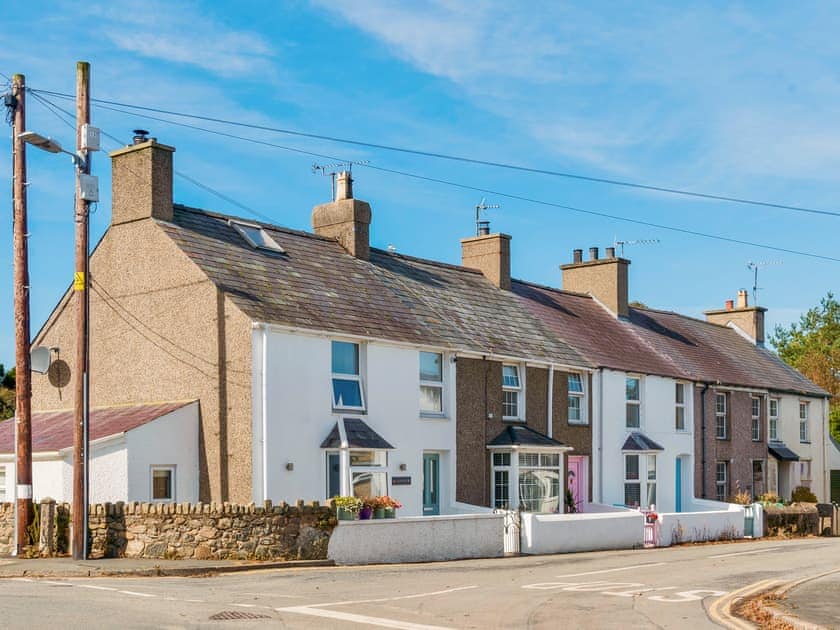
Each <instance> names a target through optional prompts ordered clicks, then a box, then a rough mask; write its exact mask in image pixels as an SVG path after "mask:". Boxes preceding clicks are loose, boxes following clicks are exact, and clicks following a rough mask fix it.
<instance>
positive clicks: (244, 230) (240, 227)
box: [228, 219, 286, 254]
mask: <svg viewBox="0 0 840 630" xmlns="http://www.w3.org/2000/svg"><path fill="white" fill-rule="evenodd" d="M228 224H229V225H230V226H231V227H233V229H235V230H236V231H237V232H239V235H240V236H241V237H242V238H244V239H245V241H246V242H247V243H248V244H249V245H250V246H251V247H253V248H254V249H264V250H267V251H270V252H278V253H280V254H285V253H286V250H285V249H283V248H282V247H281V246H280V244H279V243H278V242H277V241H275V240H274V237H273V236H271V234H269V233H268V232H267V231H266V229H265V228H264V227H263V226H261V225H258V224H256V223H249V222H248V221H239V220H234V219H230V220H228ZM248 230H257V231H259V233H260V238H262V240H263V242H262V243H258V242H257V241H255V240H254V239H253V238H252V237H251V235H250V234H249V233H248Z"/></svg>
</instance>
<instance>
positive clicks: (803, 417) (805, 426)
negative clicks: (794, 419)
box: [799, 400, 811, 444]
mask: <svg viewBox="0 0 840 630" xmlns="http://www.w3.org/2000/svg"><path fill="white" fill-rule="evenodd" d="M810 407H811V405H810V404H809V403H808V401H807V400H800V401H799V442H800V444H810V443H811V426H810V422H809V419H810V415H811V411H810ZM803 411H804V412H805V413H804V414H803Z"/></svg>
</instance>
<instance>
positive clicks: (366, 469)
mask: <svg viewBox="0 0 840 630" xmlns="http://www.w3.org/2000/svg"><path fill="white" fill-rule="evenodd" d="M359 452H364V453H368V452H372V453H373V455H374V460H376V459H377V458H378V457H379V456H380V454H381V455H382V462H383V463H381V464H361V465H360V464H356V465H354V464H353V454H354V453H359ZM347 462H348V464H349V466H348V468H349V470H348V475H349V476H348V478H347V479H348V482H349V486H350V493H351V495H354V494H355V491H354V487H355V486H354V484H353V476H354V475H355V474H357V473H358V474H365V473H370V474H383V475H385V482H384V483H383V488H384V489H385V493H386V494H387V493H388V451H387V450H385V449H381V448H351V449H349V456H348V458H347Z"/></svg>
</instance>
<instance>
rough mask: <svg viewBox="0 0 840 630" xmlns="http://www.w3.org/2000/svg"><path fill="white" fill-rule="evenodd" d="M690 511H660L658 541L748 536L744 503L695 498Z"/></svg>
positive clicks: (673, 542) (662, 543)
mask: <svg viewBox="0 0 840 630" xmlns="http://www.w3.org/2000/svg"><path fill="white" fill-rule="evenodd" d="M686 507H688V511H686V512H666V513H660V514H659V523H658V526H659V537H658V545H659V546H660V547H668V546H669V545H678V544H680V543H685V542H705V541H710V540H735V539H736V538H743V537H744V507H743V506H741V505H735V504H733V503H721V502H719V501H708V500H705V499H694V500H693V501H691V502H690V504H689V505H687V506H686Z"/></svg>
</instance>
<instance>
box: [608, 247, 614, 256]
mask: <svg viewBox="0 0 840 630" xmlns="http://www.w3.org/2000/svg"><path fill="white" fill-rule="evenodd" d="M607 258H615V247H607Z"/></svg>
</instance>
